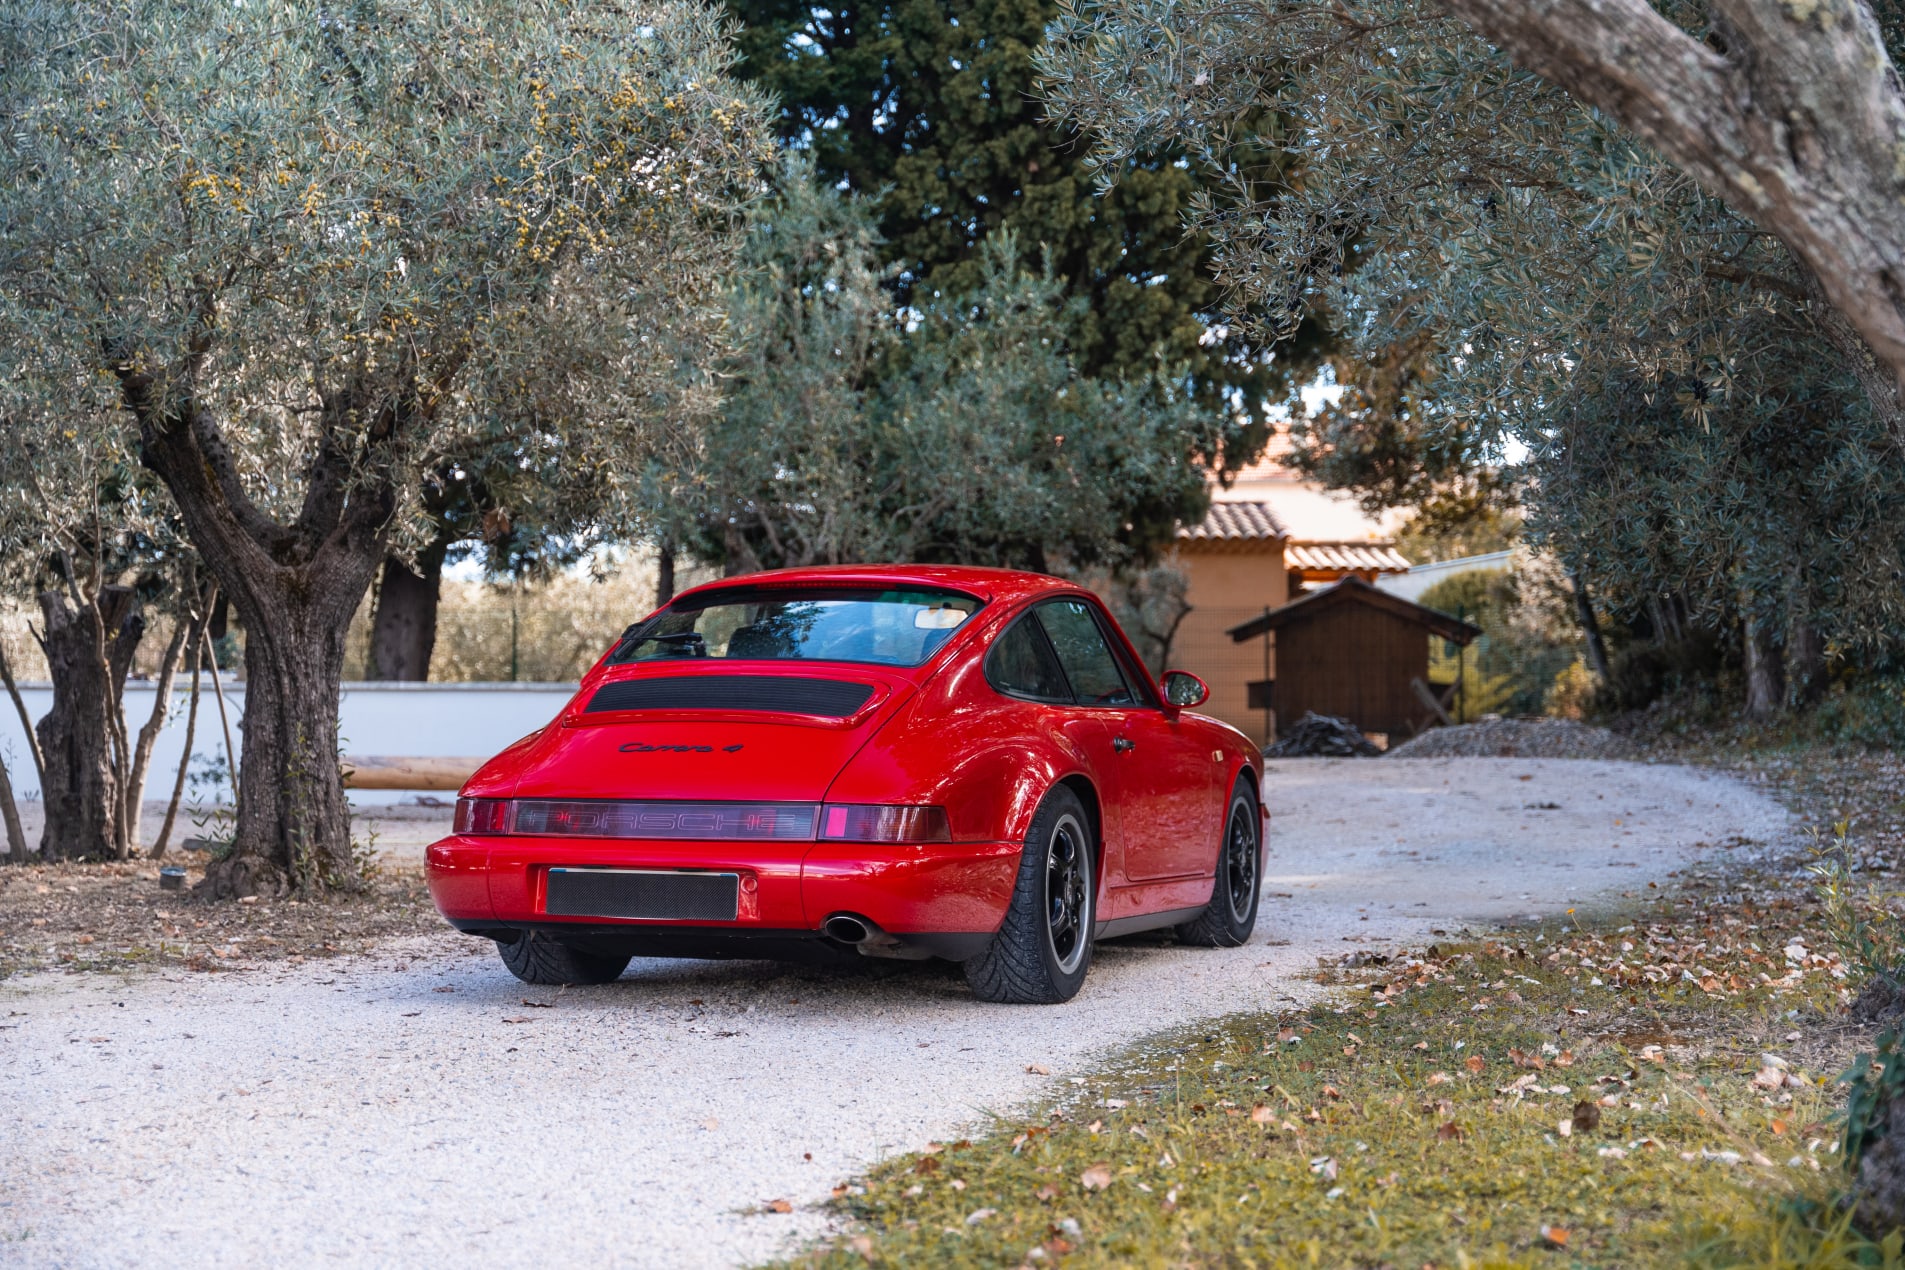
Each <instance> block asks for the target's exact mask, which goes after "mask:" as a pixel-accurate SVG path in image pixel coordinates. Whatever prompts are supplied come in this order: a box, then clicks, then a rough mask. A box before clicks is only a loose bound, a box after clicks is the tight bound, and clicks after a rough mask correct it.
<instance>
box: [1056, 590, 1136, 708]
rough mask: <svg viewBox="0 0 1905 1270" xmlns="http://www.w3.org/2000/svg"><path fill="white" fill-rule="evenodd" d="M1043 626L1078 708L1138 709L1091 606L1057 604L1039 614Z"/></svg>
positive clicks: (1134, 694) (1057, 601)
mask: <svg viewBox="0 0 1905 1270" xmlns="http://www.w3.org/2000/svg"><path fill="white" fill-rule="evenodd" d="M1036 612H1037V614H1038V619H1039V623H1040V624H1041V625H1042V626H1044V627H1045V633H1046V634H1047V635H1049V636H1050V637H1051V640H1052V647H1053V648H1054V649H1055V650H1057V652H1058V662H1059V665H1061V666H1063V667H1064V668H1065V678H1066V679H1068V680H1070V681H1071V685H1072V692H1073V694H1074V695H1075V696H1076V697H1077V699H1078V704H1080V705H1084V706H1128V705H1136V704H1137V702H1138V697H1137V694H1136V693H1134V692H1132V691H1131V685H1130V684H1129V683H1128V682H1126V680H1125V677H1124V672H1123V671H1121V670H1119V669H1118V659H1117V658H1116V657H1114V656H1112V653H1111V645H1110V644H1108V643H1106V642H1105V633H1104V632H1103V631H1102V630H1100V629H1099V628H1098V621H1097V619H1096V618H1094V617H1093V616H1092V613H1091V606H1090V605H1088V604H1086V603H1085V602H1084V601H1083V600H1053V601H1051V602H1049V603H1046V604H1041V605H1039V606H1038V609H1037V610H1036Z"/></svg>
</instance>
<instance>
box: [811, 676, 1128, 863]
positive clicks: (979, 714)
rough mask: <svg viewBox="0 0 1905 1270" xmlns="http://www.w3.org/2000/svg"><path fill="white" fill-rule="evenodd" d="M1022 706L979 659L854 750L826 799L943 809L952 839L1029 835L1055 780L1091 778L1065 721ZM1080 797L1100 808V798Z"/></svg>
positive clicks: (939, 679) (916, 700) (918, 698)
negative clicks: (1000, 690)
mask: <svg viewBox="0 0 1905 1270" xmlns="http://www.w3.org/2000/svg"><path fill="white" fill-rule="evenodd" d="M1024 709H1025V707H1023V706H1022V705H1020V704H1019V703H1016V702H1010V701H1007V700H1005V699H1004V698H1001V697H999V696H998V695H997V694H995V693H993V692H992V691H991V689H990V688H988V687H987V686H986V685H985V682H984V679H983V678H982V677H981V674H980V670H979V666H978V664H977V663H976V662H970V663H967V664H966V665H964V666H962V667H958V668H956V669H954V670H952V671H951V672H950V673H948V674H945V675H941V676H938V677H936V678H935V679H934V681H933V682H932V683H931V684H930V685H928V687H927V688H926V689H925V690H923V691H922V692H920V693H919V694H918V695H917V696H916V697H914V698H913V700H911V701H910V702H908V703H907V704H906V706H905V707H904V708H903V709H901V710H900V711H899V713H898V714H897V715H895V716H894V718H893V719H892V720H890V721H889V722H888V723H887V724H886V726H884V727H883V728H881V729H880V731H879V732H878V733H877V734H876V735H875V736H874V737H873V739H872V740H870V741H868V742H867V744H866V745H865V747H864V748H862V749H861V750H860V752H859V753H857V754H855V755H854V756H853V759H852V760H851V761H850V762H849V763H848V764H847V765H846V767H845V769H843V770H842V771H841V773H840V775H839V776H837V777H836V778H835V779H834V781H833V784H832V785H831V786H829V787H828V790H827V801H828V802H830V803H910V804H919V805H932V806H938V807H944V808H945V809H946V818H947V820H948V822H949V824H950V827H951V829H952V836H953V838H954V839H955V840H956V841H961V842H1023V841H1024V840H1025V835H1026V833H1027V832H1028V831H1030V829H1031V827H1032V817H1033V816H1034V815H1036V814H1037V813H1038V806H1039V802H1040V801H1041V800H1042V799H1043V798H1044V797H1045V795H1046V793H1047V792H1048V791H1049V790H1050V789H1051V788H1052V786H1054V785H1056V784H1058V783H1059V782H1060V781H1062V780H1066V779H1068V778H1070V779H1076V780H1082V781H1084V782H1085V783H1086V785H1087V787H1090V784H1091V782H1090V780H1089V777H1088V775H1087V774H1088V772H1089V770H1090V764H1089V761H1088V759H1087V756H1086V754H1085V751H1084V750H1083V748H1082V746H1080V745H1079V744H1078V743H1077V741H1076V740H1074V738H1073V737H1072V736H1070V735H1068V732H1067V729H1066V727H1064V726H1059V727H1053V728H1040V727H1028V726H1027V724H1026V715H1025V714H1024V713H1023V711H1024ZM1084 801H1085V803H1086V805H1087V806H1088V807H1091V808H1093V810H1094V811H1095V810H1096V807H1095V804H1096V802H1097V799H1096V797H1088V798H1085V799H1084ZM1103 836H1104V835H1103V832H1102V830H1101V831H1100V833H1099V837H1100V839H1101V841H1102V839H1103Z"/></svg>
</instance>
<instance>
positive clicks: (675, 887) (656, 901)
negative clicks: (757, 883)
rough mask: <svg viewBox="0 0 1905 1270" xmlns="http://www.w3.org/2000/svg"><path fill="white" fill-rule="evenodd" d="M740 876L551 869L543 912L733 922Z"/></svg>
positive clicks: (629, 870)
mask: <svg viewBox="0 0 1905 1270" xmlns="http://www.w3.org/2000/svg"><path fill="white" fill-rule="evenodd" d="M740 885H741V879H740V877H739V875H737V874H733V873H671V872H662V871H651V870H637V869H551V870H549V884H548V887H547V890H546V892H545V901H544V905H543V911H544V912H546V913H549V914H551V915H552V916H556V917H631V918H642V919H645V920H648V921H659V922H731V921H733V920H734V919H735V917H736V915H737V913H738V910H739V905H740Z"/></svg>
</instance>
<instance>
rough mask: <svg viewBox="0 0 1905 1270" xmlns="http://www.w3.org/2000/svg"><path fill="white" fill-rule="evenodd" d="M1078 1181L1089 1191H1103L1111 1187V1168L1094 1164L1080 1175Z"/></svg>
mask: <svg viewBox="0 0 1905 1270" xmlns="http://www.w3.org/2000/svg"><path fill="white" fill-rule="evenodd" d="M1078 1180H1079V1182H1080V1183H1081V1184H1083V1186H1084V1188H1085V1189H1086V1190H1088V1191H1102V1190H1104V1189H1105V1188H1106V1187H1107V1186H1110V1185H1111V1166H1110V1165H1109V1164H1094V1165H1092V1166H1091V1167H1090V1168H1088V1169H1086V1170H1085V1171H1084V1172H1083V1173H1081V1174H1079V1175H1078Z"/></svg>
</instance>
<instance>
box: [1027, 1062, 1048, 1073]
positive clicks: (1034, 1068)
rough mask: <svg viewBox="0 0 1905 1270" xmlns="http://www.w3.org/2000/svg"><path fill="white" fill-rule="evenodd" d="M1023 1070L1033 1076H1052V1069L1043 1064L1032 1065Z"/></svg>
mask: <svg viewBox="0 0 1905 1270" xmlns="http://www.w3.org/2000/svg"><path fill="white" fill-rule="evenodd" d="M1025 1070H1026V1071H1027V1072H1029V1073H1030V1074H1031V1075H1034V1076H1050V1075H1051V1074H1052V1069H1051V1068H1049V1067H1047V1066H1046V1065H1045V1064H1043V1063H1033V1064H1032V1065H1030V1066H1029V1067H1027V1068H1026V1069H1025Z"/></svg>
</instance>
